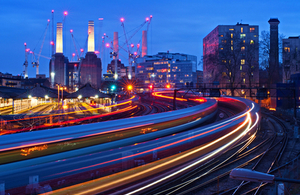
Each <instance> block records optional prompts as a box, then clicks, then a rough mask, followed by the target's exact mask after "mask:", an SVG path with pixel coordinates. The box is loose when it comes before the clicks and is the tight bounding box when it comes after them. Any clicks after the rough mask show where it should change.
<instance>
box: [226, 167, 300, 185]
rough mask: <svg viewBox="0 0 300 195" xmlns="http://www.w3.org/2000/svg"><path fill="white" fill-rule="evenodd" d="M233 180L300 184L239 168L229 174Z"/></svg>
mask: <svg viewBox="0 0 300 195" xmlns="http://www.w3.org/2000/svg"><path fill="white" fill-rule="evenodd" d="M229 176H230V178H231V179H237V180H243V181H253V182H265V183H274V181H283V182H289V183H300V180H297V179H287V178H281V177H275V176H274V175H270V174H267V173H262V172H258V171H252V170H249V169H242V168H237V169H233V170H232V171H231V172H230V174H229Z"/></svg>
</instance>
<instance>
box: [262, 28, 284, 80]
mask: <svg viewBox="0 0 300 195" xmlns="http://www.w3.org/2000/svg"><path fill="white" fill-rule="evenodd" d="M283 38H284V35H283V34H280V35H279V39H278V47H279V48H278V51H279V56H281V54H282V53H281V52H282V39H283ZM259 50H260V52H259V63H260V67H261V68H262V69H264V70H266V71H267V72H268V84H269V85H270V84H271V83H272V75H273V73H274V71H273V72H271V69H270V32H269V31H262V32H261V36H260V41H259ZM279 59H280V57H279Z"/></svg>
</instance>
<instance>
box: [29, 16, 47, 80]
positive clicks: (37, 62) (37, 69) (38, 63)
mask: <svg viewBox="0 0 300 195" xmlns="http://www.w3.org/2000/svg"><path fill="white" fill-rule="evenodd" d="M49 24H50V20H48V23H47V27H46V29H45V32H44V38H43V41H42V45H41V47H40V51H39V54H38V56H37V57H35V55H34V52H32V54H33V57H34V59H35V62H32V65H33V67H35V66H36V75H38V74H39V66H40V57H41V53H42V50H43V46H44V42H45V38H46V35H47V29H48V27H49Z"/></svg>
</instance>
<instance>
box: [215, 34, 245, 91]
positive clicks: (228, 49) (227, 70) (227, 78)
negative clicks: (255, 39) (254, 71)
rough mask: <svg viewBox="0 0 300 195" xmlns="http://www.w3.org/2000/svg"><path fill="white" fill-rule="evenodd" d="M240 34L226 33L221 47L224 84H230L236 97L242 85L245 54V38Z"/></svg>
mask: <svg viewBox="0 0 300 195" xmlns="http://www.w3.org/2000/svg"><path fill="white" fill-rule="evenodd" d="M241 36H242V35H240V34H239V33H238V32H231V33H226V34H225V35H224V38H223V39H222V44H221V46H220V59H221V64H222V65H223V68H221V69H220V70H219V71H222V83H227V84H229V87H230V91H231V95H232V96H234V91H235V89H236V88H237V86H238V85H239V84H241V79H240V78H241V77H240V75H239V70H240V66H241V62H242V61H241V60H242V58H243V52H244V49H243V48H245V47H244V40H245V39H244V37H241Z"/></svg>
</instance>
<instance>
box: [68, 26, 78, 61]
mask: <svg viewBox="0 0 300 195" xmlns="http://www.w3.org/2000/svg"><path fill="white" fill-rule="evenodd" d="M70 33H71V37H72V40H73V44H74V48H75V54H76V56H77V60H78V61H79V59H80V57H79V54H78V50H77V47H76V43H75V38H74V35H73V30H72V29H71V30H70ZM72 57H74V56H73V55H72ZM72 59H73V58H72Z"/></svg>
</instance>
